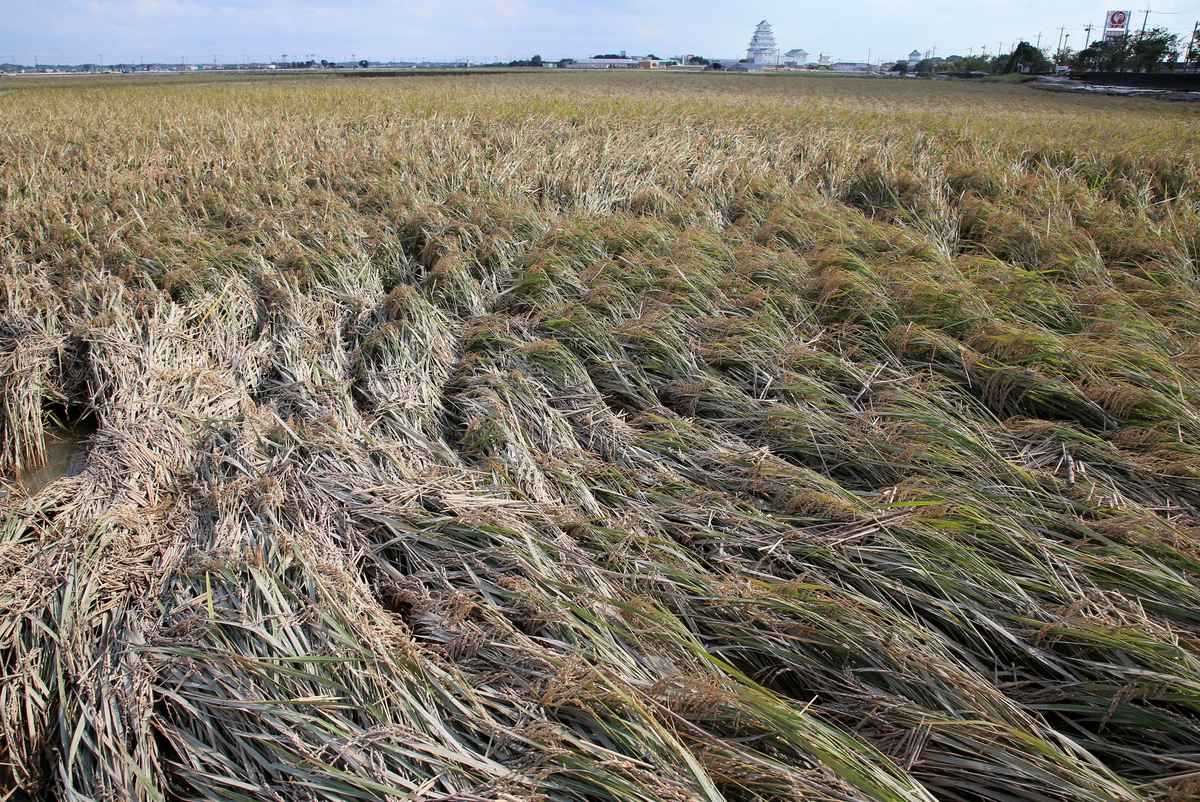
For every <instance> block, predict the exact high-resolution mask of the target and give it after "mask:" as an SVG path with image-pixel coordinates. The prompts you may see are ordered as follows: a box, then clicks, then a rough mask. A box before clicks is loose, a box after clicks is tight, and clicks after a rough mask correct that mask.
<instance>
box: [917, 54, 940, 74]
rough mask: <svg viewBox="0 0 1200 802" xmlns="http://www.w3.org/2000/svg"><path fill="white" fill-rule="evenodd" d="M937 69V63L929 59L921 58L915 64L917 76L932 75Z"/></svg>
mask: <svg viewBox="0 0 1200 802" xmlns="http://www.w3.org/2000/svg"><path fill="white" fill-rule="evenodd" d="M936 67H937V62H935V61H934V60H933V59H931V58H923V59H921V60H920V61H918V62H917V69H916V72H917V75H933V71H934V69H935V68H936Z"/></svg>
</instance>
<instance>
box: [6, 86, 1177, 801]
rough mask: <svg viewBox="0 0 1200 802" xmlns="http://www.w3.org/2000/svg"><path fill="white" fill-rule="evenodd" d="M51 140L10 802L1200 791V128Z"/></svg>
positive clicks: (40, 105) (10, 393) (36, 236)
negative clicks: (47, 470) (51, 475)
mask: <svg viewBox="0 0 1200 802" xmlns="http://www.w3.org/2000/svg"><path fill="white" fill-rule="evenodd" d="M4 88H5V89H7V90H9V91H8V92H7V93H6V94H4V95H3V96H0V122H2V123H3V124H2V125H0V215H2V216H0V400H2V404H3V407H2V410H0V413H2V414H0V469H2V470H3V475H4V476H5V477H6V479H5V482H6V484H5V490H6V493H5V495H4V497H3V499H2V500H0V798H5V797H4V791H8V792H15V793H13V795H11V796H8V797H7V798H8V799H43V798H47V799H63V800H88V799H97V800H99V799H133V800H161V799H208V800H377V799H378V800H383V799H388V800H400V799H413V800H416V799H421V800H463V801H465V800H485V799H488V800H490V799H503V800H526V799H546V800H608V799H621V800H692V799H702V800H719V799H728V800H760V799H771V800H793V799H804V800H839V801H841V800H889V801H891V802H909V801H910V800H962V801H963V802H981V801H984V800H988V801H992V800H994V801H995V802H1024V801H1026V800H1027V801H1028V802H1035V801H1039V802H1040V801H1042V800H1057V801H1059V802H1084V801H1085V800H1088V801H1092V802H1113V801H1114V800H1116V801H1119V802H1133V801H1134V800H1184V799H1192V798H1197V794H1198V793H1200V519H1198V516H1200V263H1198V261H1197V260H1198V257H1200V211H1198V202H1200V183H1198V179H1197V168H1198V164H1197V161H1198V158H1197V154H1198V153H1200V127H1198V122H1200V117H1198V116H1197V113H1196V110H1194V109H1190V108H1183V107H1174V106H1166V105H1160V104H1155V103H1151V102H1144V101H1138V100H1115V99H1107V98H1092V97H1068V96H1058V95H1051V94H1048V93H1039V92H1034V91H1032V90H1029V89H1027V88H1024V87H1009V86H976V85H963V84H951V83H933V82H916V81H867V80H858V79H816V78H774V77H740V76H712V77H708V76H690V75H688V76H651V75H586V74H552V73H551V74H546V75H519V74H510V75H494V76H475V77H470V76H456V77H430V78H422V79H413V78H409V79H405V80H390V79H378V80H360V81H348V80H340V79H319V80H293V81H288V82H279V83H275V82H270V81H259V82H256V83H250V82H246V83H242V82H236V81H228V82H223V83H212V84H209V83H200V82H194V83H190V82H188V81H178V80H177V81H173V82H164V83H155V82H145V81H137V80H131V81H118V80H98V81H95V82H91V83H89V82H82V83H80V82H76V83H71V82H40V83H32V82H20V81H14V82H11V83H10V84H7V85H5V87H4ZM64 431H69V432H75V433H79V434H77V435H72V437H74V438H75V440H77V441H78V445H77V447H76V453H74V454H73V455H72V456H70V457H69V458H67V457H66V456H65V455H64V454H63V453H62V452H63V446H62V443H64V442H75V440H70V439H66V440H65V439H64V438H66V437H67V436H66V435H64ZM66 450H67V451H70V450H71V447H70V446H68V447H67V448H66ZM56 455H57V456H56ZM47 460H49V461H50V462H51V463H52V464H57V463H59V462H61V463H62V464H63V465H64V468H63V469H62V470H61V471H59V472H60V473H64V475H62V476H61V477H60V478H57V479H55V480H54V481H50V482H49V483H48V484H45V481H47V480H45V478H44V477H43V480H42V481H39V482H38V483H31V482H23V481H22V479H21V477H23V476H27V475H31V474H32V473H33V472H35V471H37V470H39V468H41V467H42V466H43V464H44V463H46V462H47ZM68 462H70V463H71V464H72V465H73V468H72V469H71V470H69V471H68V470H67V469H66V468H65V465H66V464H67V463H68ZM41 484H45V486H44V487H39V486H40V485H41ZM34 491H36V492H34Z"/></svg>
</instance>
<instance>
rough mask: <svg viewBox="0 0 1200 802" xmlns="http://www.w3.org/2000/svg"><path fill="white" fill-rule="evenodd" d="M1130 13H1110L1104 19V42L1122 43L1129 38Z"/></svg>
mask: <svg viewBox="0 0 1200 802" xmlns="http://www.w3.org/2000/svg"><path fill="white" fill-rule="evenodd" d="M1131 13H1132V12H1130V11H1110V12H1108V14H1107V15H1106V16H1105V17H1104V41H1105V42H1106V43H1107V42H1122V41H1124V40H1125V39H1126V38H1127V37H1128V36H1129V17H1130V14H1131Z"/></svg>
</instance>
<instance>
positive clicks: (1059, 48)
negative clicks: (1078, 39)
mask: <svg viewBox="0 0 1200 802" xmlns="http://www.w3.org/2000/svg"><path fill="white" fill-rule="evenodd" d="M1066 31H1067V29H1066V28H1059V29H1058V47H1056V48H1054V54H1055V55H1058V51H1060V50H1062V38H1063V34H1064V33H1066Z"/></svg>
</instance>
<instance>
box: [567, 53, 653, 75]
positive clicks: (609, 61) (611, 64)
mask: <svg viewBox="0 0 1200 802" xmlns="http://www.w3.org/2000/svg"><path fill="white" fill-rule="evenodd" d="M622 52H624V51H622ZM642 61H644V59H637V58H628V57H627V56H620V57H618V58H581V59H579V60H578V61H575V62H573V63H571V64H563V65H562V66H563V68H564V69H568V70H632V69H636V68H638V67H640V66H641V64H642Z"/></svg>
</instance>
